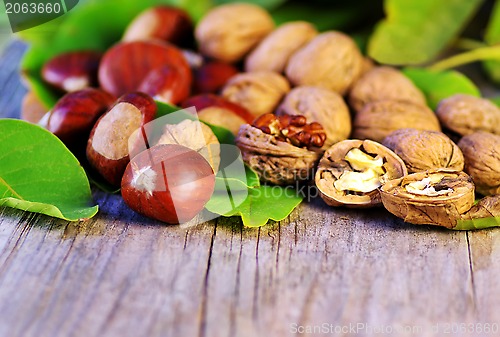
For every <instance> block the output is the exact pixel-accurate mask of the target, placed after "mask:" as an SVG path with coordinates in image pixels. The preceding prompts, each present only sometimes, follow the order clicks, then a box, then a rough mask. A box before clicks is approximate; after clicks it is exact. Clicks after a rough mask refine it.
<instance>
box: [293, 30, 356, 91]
mask: <svg viewBox="0 0 500 337" xmlns="http://www.w3.org/2000/svg"><path fill="white" fill-rule="evenodd" d="M362 67H363V56H362V55H361V52H360V51H359V49H358V46H357V45H356V43H355V42H354V41H353V39H351V38H350V37H349V36H347V35H345V34H343V33H340V32H326V33H322V34H320V35H318V36H317V37H315V38H314V39H312V40H311V41H310V42H309V43H308V44H306V45H305V46H304V47H303V48H301V49H299V50H298V51H297V52H296V53H294V54H293V55H292V56H291V58H290V60H289V62H288V65H287V67H286V71H285V72H286V76H287V77H288V79H289V80H290V82H291V83H292V84H294V85H295V86H299V85H313V86H318V87H323V88H326V89H330V90H333V91H336V92H338V93H339V94H341V95H343V94H344V93H346V92H347V90H348V89H349V87H350V86H351V85H352V84H353V83H354V81H355V80H356V79H357V78H358V77H359V75H360V74H361V70H362Z"/></svg>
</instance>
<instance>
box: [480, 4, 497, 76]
mask: <svg viewBox="0 0 500 337" xmlns="http://www.w3.org/2000/svg"><path fill="white" fill-rule="evenodd" d="M484 40H485V41H486V43H488V44H489V45H495V44H498V43H500V0H497V1H496V2H495V6H494V7H493V10H492V12H491V16H490V21H489V23H488V27H487V28H486V33H485V35H484ZM483 68H484V70H485V71H486V74H487V75H488V77H489V78H490V79H491V80H492V81H493V82H495V83H497V84H500V61H485V62H483Z"/></svg>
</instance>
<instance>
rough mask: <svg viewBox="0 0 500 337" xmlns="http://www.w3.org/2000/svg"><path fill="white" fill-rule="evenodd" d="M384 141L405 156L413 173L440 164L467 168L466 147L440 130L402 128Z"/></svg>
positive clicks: (390, 147)
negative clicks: (460, 146)
mask: <svg viewBox="0 0 500 337" xmlns="http://www.w3.org/2000/svg"><path fill="white" fill-rule="evenodd" d="M382 144H384V145H385V146H387V147H388V148H389V149H391V150H392V151H394V152H395V153H396V154H397V155H398V156H399V157H401V159H403V161H404V162H405V164H406V167H407V168H408V172H410V173H414V172H420V171H426V170H432V169H438V168H449V169H453V170H457V171H462V170H463V169H464V156H463V154H462V151H460V148H459V147H458V146H457V145H456V144H455V143H453V141H452V140H451V139H450V138H448V136H446V135H445V134H444V133H441V132H439V131H426V130H416V129H400V130H396V131H394V132H393V133H391V134H389V135H388V136H387V137H385V139H384V141H383V143H382Z"/></svg>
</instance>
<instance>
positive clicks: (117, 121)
mask: <svg viewBox="0 0 500 337" xmlns="http://www.w3.org/2000/svg"><path fill="white" fill-rule="evenodd" d="M156 109H157V107H156V103H155V101H154V100H153V99H152V98H151V97H150V96H148V95H146V94H144V93H140V92H136V93H129V94H125V95H123V96H122V97H120V98H119V99H118V101H117V102H116V103H115V104H114V105H113V107H111V109H110V110H109V111H108V112H106V113H105V114H104V115H103V116H102V117H101V118H100V119H99V120H98V121H97V123H96V124H95V125H94V128H93V129H92V132H91V133H90V137H89V140H88V143H87V159H88V160H89V163H90V165H91V166H92V167H93V168H94V169H95V170H96V171H97V172H98V173H99V174H100V175H101V176H102V177H103V178H104V179H106V181H107V182H109V183H110V184H111V185H113V186H120V182H121V179H122V176H123V172H124V171H125V168H126V166H127V164H128V162H129V160H130V159H129V143H128V142H129V137H130V135H131V134H132V133H133V132H134V131H135V130H137V129H139V128H140V127H142V126H143V125H144V124H147V123H149V122H150V121H152V120H153V119H154V117H155V114H156Z"/></svg>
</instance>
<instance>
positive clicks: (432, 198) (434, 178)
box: [380, 169, 474, 228]
mask: <svg viewBox="0 0 500 337" xmlns="http://www.w3.org/2000/svg"><path fill="white" fill-rule="evenodd" d="M380 194H381V196H382V202H383V204H384V207H385V208H386V209H387V210H388V211H389V212H391V213H392V214H394V215H396V216H397V217H399V218H401V219H403V220H404V221H405V222H409V223H412V224H428V225H438V226H443V227H447V228H453V227H455V226H456V225H457V221H458V220H459V219H461V218H462V214H465V213H466V212H468V211H469V210H470V209H471V207H472V205H473V204H474V184H473V182H472V179H471V178H470V177H469V176H468V175H467V174H465V173H464V172H459V171H454V170H448V169H438V170H433V171H425V172H418V173H413V174H410V175H408V176H406V177H403V178H400V179H395V180H392V181H389V182H388V183H387V184H385V185H384V186H383V187H382V188H381V189H380Z"/></svg>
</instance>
